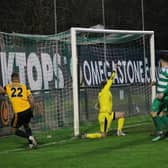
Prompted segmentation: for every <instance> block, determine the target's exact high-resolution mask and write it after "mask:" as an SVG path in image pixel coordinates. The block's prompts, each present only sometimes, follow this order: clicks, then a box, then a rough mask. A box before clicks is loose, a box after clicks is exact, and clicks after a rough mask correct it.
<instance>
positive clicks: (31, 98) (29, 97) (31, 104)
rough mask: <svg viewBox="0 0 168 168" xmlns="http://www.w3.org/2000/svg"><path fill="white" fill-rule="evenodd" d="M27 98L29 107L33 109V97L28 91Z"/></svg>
mask: <svg viewBox="0 0 168 168" xmlns="http://www.w3.org/2000/svg"><path fill="white" fill-rule="evenodd" d="M27 96H28V101H29V103H30V106H31V108H32V109H33V108H34V98H33V95H32V93H31V91H30V89H27Z"/></svg>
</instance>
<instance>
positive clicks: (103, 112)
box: [82, 66, 125, 139]
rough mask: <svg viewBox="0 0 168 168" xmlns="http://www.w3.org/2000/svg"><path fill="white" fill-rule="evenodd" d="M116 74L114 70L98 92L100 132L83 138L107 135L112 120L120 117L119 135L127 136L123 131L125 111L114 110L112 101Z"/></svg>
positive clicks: (85, 135) (84, 135)
mask: <svg viewBox="0 0 168 168" xmlns="http://www.w3.org/2000/svg"><path fill="white" fill-rule="evenodd" d="M116 68H117V66H116ZM115 75H116V72H115V71H113V72H112V74H111V77H110V79H108V80H107V81H103V82H102V85H101V90H100V92H99V94H98V105H99V114H98V121H99V125H100V132H99V133H88V134H83V135H82V138H92V139H94V138H103V137H105V136H106V135H107V132H108V130H109V128H110V126H111V123H112V121H113V120H114V119H115V118H116V119H118V129H117V136H125V133H124V132H122V129H123V125H124V113H123V112H113V111H112V106H113V102H112V93H111V91H110V87H111V86H112V83H113V80H114V78H115Z"/></svg>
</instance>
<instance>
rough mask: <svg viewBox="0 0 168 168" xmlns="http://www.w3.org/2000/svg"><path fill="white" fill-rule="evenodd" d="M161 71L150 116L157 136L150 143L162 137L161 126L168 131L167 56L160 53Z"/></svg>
mask: <svg viewBox="0 0 168 168" xmlns="http://www.w3.org/2000/svg"><path fill="white" fill-rule="evenodd" d="M159 59H160V60H159V61H160V65H161V70H160V73H159V78H158V81H157V82H156V92H157V95H156V98H155V99H154V100H153V102H152V111H151V116H152V119H153V121H154V124H155V127H156V131H157V136H156V137H155V138H153V139H152V141H158V140H160V139H162V138H163V137H164V134H163V130H162V126H163V125H165V126H166V129H167V130H168V117H167V116H166V113H167V107H168V54H167V53H165V52H162V53H160V58H159Z"/></svg>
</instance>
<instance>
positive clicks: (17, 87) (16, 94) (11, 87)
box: [4, 82, 31, 113]
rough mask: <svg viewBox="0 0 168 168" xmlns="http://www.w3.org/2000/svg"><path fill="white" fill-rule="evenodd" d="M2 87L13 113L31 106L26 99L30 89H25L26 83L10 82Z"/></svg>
mask: <svg viewBox="0 0 168 168" xmlns="http://www.w3.org/2000/svg"><path fill="white" fill-rule="evenodd" d="M4 89H5V91H6V94H7V95H8V97H9V100H10V102H11V104H12V107H13V110H14V112H15V113H19V112H22V111H25V110H27V109H29V108H30V107H31V105H30V103H29V100H28V97H29V96H30V95H31V91H30V90H29V89H27V87H26V85H24V84H21V83H19V82H12V83H9V84H7V85H6V86H5V88H4Z"/></svg>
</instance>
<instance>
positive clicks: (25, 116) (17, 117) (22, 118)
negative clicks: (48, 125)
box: [11, 109, 33, 128]
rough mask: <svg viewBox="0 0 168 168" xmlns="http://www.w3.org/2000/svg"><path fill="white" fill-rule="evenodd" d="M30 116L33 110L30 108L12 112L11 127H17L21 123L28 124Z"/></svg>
mask: <svg viewBox="0 0 168 168" xmlns="http://www.w3.org/2000/svg"><path fill="white" fill-rule="evenodd" d="M32 117H33V111H32V110H31V109H27V110H25V111H23V112H20V113H14V116H13V119H12V122H11V126H12V127H13V128H19V127H21V126H22V125H26V124H29V122H30V120H31V118H32Z"/></svg>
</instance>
